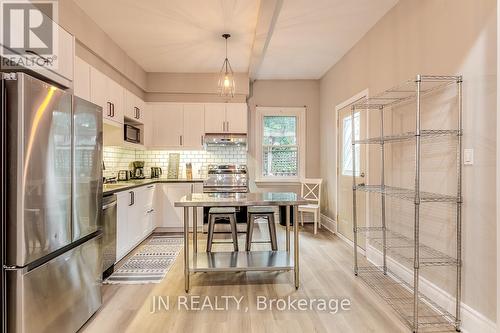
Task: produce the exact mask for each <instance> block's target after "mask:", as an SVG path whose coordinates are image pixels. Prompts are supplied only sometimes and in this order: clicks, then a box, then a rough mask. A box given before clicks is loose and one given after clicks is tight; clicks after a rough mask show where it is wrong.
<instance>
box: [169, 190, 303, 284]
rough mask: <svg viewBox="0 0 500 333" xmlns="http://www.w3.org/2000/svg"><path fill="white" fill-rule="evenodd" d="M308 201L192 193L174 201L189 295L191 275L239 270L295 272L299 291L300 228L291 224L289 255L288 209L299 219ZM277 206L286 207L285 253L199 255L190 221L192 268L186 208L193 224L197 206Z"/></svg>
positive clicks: (293, 197) (286, 195)
mask: <svg viewBox="0 0 500 333" xmlns="http://www.w3.org/2000/svg"><path fill="white" fill-rule="evenodd" d="M306 204H307V201H306V200H305V199H303V198H301V197H300V196H299V195H297V194H296V193H288V192H263V193H193V194H189V195H186V196H184V197H182V198H181V200H180V201H177V202H175V204H174V205H175V207H183V208H184V286H185V290H186V292H189V274H190V273H194V272H242V271H291V270H293V271H294V280H295V288H296V289H298V288H299V228H298V223H294V228H293V230H294V233H293V234H294V242H293V254H292V253H291V252H290V210H291V209H293V210H294V216H298V214H297V208H298V206H299V205H306ZM242 206H246V207H248V206H280V207H286V209H285V211H286V239H285V250H279V251H239V252H198V248H197V247H198V246H197V232H196V225H195V224H194V223H196V222H193V255H192V265H191V264H190V261H191V260H190V259H191V257H190V254H189V252H190V251H189V248H190V245H189V208H192V213H193V221H196V220H197V216H196V214H197V208H198V207H242Z"/></svg>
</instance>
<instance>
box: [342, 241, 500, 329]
mask: <svg viewBox="0 0 500 333" xmlns="http://www.w3.org/2000/svg"><path fill="white" fill-rule="evenodd" d="M351 246H352V242H351ZM367 259H368V261H370V262H372V263H373V264H375V265H377V266H381V265H382V253H381V252H380V251H379V250H378V249H376V248H374V247H373V246H371V245H368V246H367ZM387 266H388V268H389V269H390V270H391V271H393V272H394V273H395V274H396V275H397V276H398V277H399V278H401V279H403V280H404V281H405V282H407V283H410V282H411V281H412V280H413V271H412V270H410V269H408V268H407V267H405V266H403V265H401V264H400V263H398V262H396V261H395V260H393V259H392V258H390V257H388V258H387ZM419 281H420V292H421V293H422V294H424V295H425V296H427V297H429V298H430V299H432V300H433V301H434V302H435V303H436V304H437V305H439V306H440V307H442V308H443V309H445V310H447V311H448V312H450V313H451V314H453V313H455V298H454V297H453V296H451V295H450V294H449V293H447V292H446V291H444V290H443V289H441V288H439V287H438V286H436V285H435V284H434V283H432V282H430V281H429V280H427V279H424V278H422V277H421V278H420V280H419ZM460 306H461V317H462V325H461V330H462V332H465V333H475V332H484V333H495V332H496V324H495V323H494V322H492V321H491V320H489V319H488V318H486V317H485V316H484V315H483V314H481V313H479V312H478V311H476V310H474V309H473V308H471V307H470V306H468V305H467V304H464V303H463V302H462V303H461V305H460Z"/></svg>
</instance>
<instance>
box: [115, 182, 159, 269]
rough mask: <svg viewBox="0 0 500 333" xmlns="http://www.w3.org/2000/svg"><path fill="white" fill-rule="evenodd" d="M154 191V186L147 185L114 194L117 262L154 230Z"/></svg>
mask: <svg viewBox="0 0 500 333" xmlns="http://www.w3.org/2000/svg"><path fill="white" fill-rule="evenodd" d="M154 190H155V185H147V186H142V187H138V188H135V189H132V190H129V191H124V192H119V193H117V194H116V196H117V206H118V213H117V221H116V223H117V226H116V261H117V262H118V261H119V260H121V259H122V258H123V257H124V256H126V255H127V253H129V252H130V251H131V250H132V249H134V248H135V247H136V246H137V245H139V243H140V242H141V241H143V240H144V239H145V238H146V237H147V236H148V235H149V234H150V233H151V232H152V231H153V230H154V228H155V225H154V213H155V211H154V208H155V207H154V202H155V201H154V193H155V192H154Z"/></svg>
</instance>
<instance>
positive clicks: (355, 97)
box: [335, 0, 500, 253]
mask: <svg viewBox="0 0 500 333" xmlns="http://www.w3.org/2000/svg"><path fill="white" fill-rule="evenodd" d="M498 1H500V0H498ZM368 93H369V91H368V88H366V89H365V90H363V91H360V92H359V93H357V94H355V95H353V96H351V97H350V98H348V99H346V100H345V101H343V102H341V103H339V104H337V106H335V128H336V138H335V140H336V151H337V153H336V154H335V184H336V188H335V196H336V201H337V202H336V203H335V220H336V222H337V225H338V223H340V221H339V220H338V216H339V188H340V186H339V172H340V166H339V165H338V164H339V153H340V151H339V126H340V125H339V111H340V110H342V109H343V108H345V107H346V106H348V105H349V104H352V103H354V102H356V101H358V100H360V99H362V98H365V97H368ZM366 117H367V118H366V121H367V126H366V134H367V135H368V133H369V132H368V129H369V126H368V124H369V119H370V113H369V112H367V114H366ZM365 169H366V170H369V159H368V149H366V151H365ZM369 174H370V173H369V172H366V175H367V176H366V183H367V184H369V183H370V181H369V179H370V178H369ZM365 206H366V207H365V221H366V224H367V226H368V225H369V224H370V220H369V218H368V217H369V206H370V205H369V200H365ZM336 234H337V235H339V236H340V238H342V239H343V240H344V241H346V242H347V243H349V244H351V246H354V244H353V243H352V242H351V241H350V240H349V239H348V238H347V237H344V235H342V234H341V233H340V232H338V230H336ZM358 251H361V252H363V253H364V250H363V249H362V248H361V247H359V246H358Z"/></svg>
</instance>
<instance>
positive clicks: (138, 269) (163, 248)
mask: <svg viewBox="0 0 500 333" xmlns="http://www.w3.org/2000/svg"><path fill="white" fill-rule="evenodd" d="M182 246H183V239H182V238H179V237H172V236H153V237H151V238H150V239H149V240H148V241H147V242H146V243H145V244H144V245H141V246H140V247H139V249H138V250H137V252H136V253H135V254H134V255H132V257H130V258H129V259H127V261H126V262H125V264H123V265H122V266H121V267H119V268H118V269H116V270H115V271H114V272H113V274H111V276H110V277H109V278H108V279H106V280H105V281H104V282H103V283H104V284H147V283H160V282H161V281H162V280H163V279H164V278H165V276H166V275H167V272H168V271H169V270H170V267H171V266H172V264H173V263H174V261H175V259H176V258H177V256H178V255H179V253H180V251H181V250H182Z"/></svg>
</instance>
